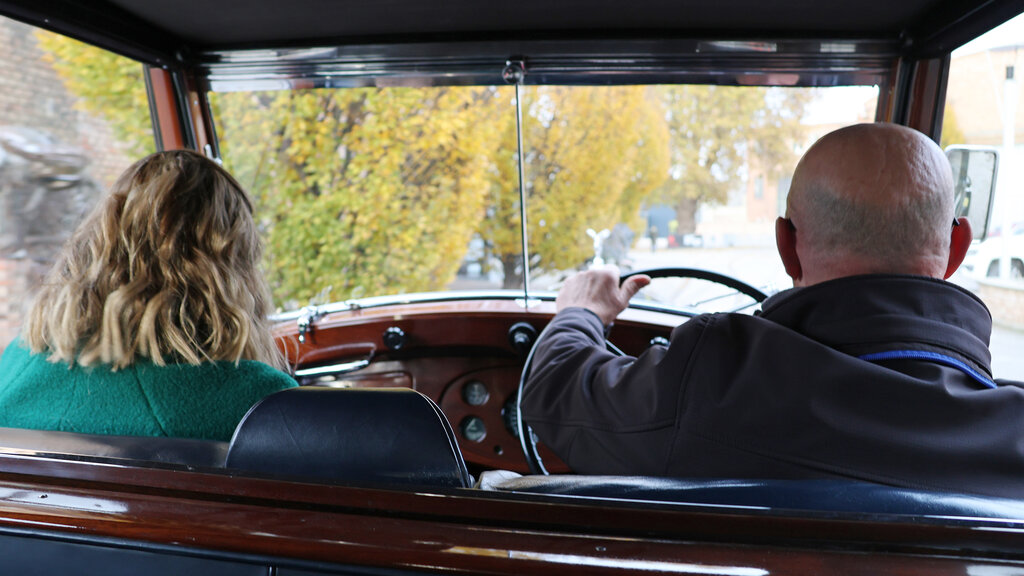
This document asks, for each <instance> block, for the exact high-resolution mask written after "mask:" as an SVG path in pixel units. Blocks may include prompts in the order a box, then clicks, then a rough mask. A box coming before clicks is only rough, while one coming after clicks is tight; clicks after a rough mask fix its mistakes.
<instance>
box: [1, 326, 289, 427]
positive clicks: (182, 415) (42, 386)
mask: <svg viewBox="0 0 1024 576" xmlns="http://www.w3.org/2000/svg"><path fill="white" fill-rule="evenodd" d="M296 385H297V384H296V382H295V380H293V379H292V378H291V377H290V376H289V375H287V374H285V373H284V372H281V371H280V370H277V369H275V368H272V367H271V366H268V365H267V364H263V363H262V362H256V361H252V360H242V361H241V362H239V363H238V365H237V366H236V365H235V364H234V363H232V362H209V363H204V364H200V365H198V366H192V365H188V364H169V365H166V366H157V365H155V364H153V363H151V362H148V361H146V362H137V363H135V364H133V365H131V366H129V367H127V368H123V369H121V370H116V371H114V370H111V369H110V367H109V366H102V365H101V366H93V367H89V368H84V367H82V366H79V365H77V364H76V365H74V366H70V367H69V366H68V364H67V363H53V362H49V361H47V359H46V355H45V354H33V353H31V352H30V351H29V350H28V348H27V347H26V346H25V345H24V344H23V343H22V342H21V340H20V339H19V340H15V341H14V342H12V343H11V344H10V345H9V346H7V349H6V350H5V351H4V353H3V357H2V358H0V426H5V427H11V428H32V429H37V430H64V431H68V432H82V433H86V434H115V435H122V436H173V437H180V438H204V439H208V440H230V439H231V436H232V434H233V433H234V431H235V427H236V426H237V425H238V422H239V421H240V420H241V419H242V417H243V416H245V413H246V412H247V411H248V410H249V408H250V407H251V406H252V405H253V404H255V403H256V402H257V401H259V400H260V399H261V398H263V397H264V396H266V395H268V394H270V393H272V392H276V391H278V390H283V389H285V388H291V387H294V386H296Z"/></svg>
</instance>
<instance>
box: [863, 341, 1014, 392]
mask: <svg viewBox="0 0 1024 576" xmlns="http://www.w3.org/2000/svg"><path fill="white" fill-rule="evenodd" d="M858 358H860V359H861V360H867V361H868V362H878V361H880V360H930V361H932V362H935V363H938V364H943V365H945V366H949V367H951V368H956V369H957V370H960V371H961V372H963V373H964V374H967V375H968V376H970V377H971V379H972V380H974V381H975V382H977V383H979V384H981V385H982V386H985V387H986V388H998V386H999V385H998V384H996V383H995V382H994V381H993V380H992V379H991V378H989V377H988V376H986V375H984V374H982V373H981V372H978V371H977V370H975V369H974V368H971V367H970V366H968V365H967V363H966V362H963V361H961V360H957V359H956V358H953V357H951V356H946V355H945V354H939V353H938V352H927V351H925V350H890V351H888V352H875V353H874V354H864V355H862V356H858Z"/></svg>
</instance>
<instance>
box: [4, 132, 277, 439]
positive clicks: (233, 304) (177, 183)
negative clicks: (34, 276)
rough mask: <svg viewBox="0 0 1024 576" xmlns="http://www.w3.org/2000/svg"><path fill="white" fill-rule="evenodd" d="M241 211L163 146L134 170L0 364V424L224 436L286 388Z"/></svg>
mask: <svg viewBox="0 0 1024 576" xmlns="http://www.w3.org/2000/svg"><path fill="white" fill-rule="evenodd" d="M261 251H262V247H261V243H260V239H259V236H258V234H257V231H256V225H255V222H254V220H253V214H252V204H251V202H250V201H249V198H248V197H247V196H246V194H245V192H244V191H243V190H242V188H241V186H239V184H238V183H237V182H236V181H235V179H234V178H232V177H231V175H230V174H228V173H227V172H226V171H225V170H224V169H223V168H221V167H220V166H219V165H217V164H216V163H215V162H213V161H211V160H208V159H207V158H205V157H203V156H202V155H200V154H198V153H195V152H192V151H187V150H175V151H169V152H159V153H156V154H152V155H150V156H148V157H146V158H143V159H142V160H140V161H138V162H136V163H135V164H133V165H132V166H131V167H130V168H129V169H128V170H127V171H126V172H125V173H124V174H122V175H121V177H120V178H119V179H118V180H117V182H116V183H115V184H114V186H113V188H112V189H111V192H110V194H109V196H108V197H107V198H106V199H105V200H104V201H103V202H102V203H101V204H100V205H99V206H98V207H97V208H96V210H95V211H94V212H93V213H92V214H91V215H89V216H88V217H87V218H86V219H85V220H84V221H83V223H82V224H81V225H80V226H79V227H78V228H77V230H76V231H75V232H74V234H73V235H72V236H71V238H70V240H69V241H68V243H67V245H66V246H65V247H64V250H63V252H62V253H61V255H60V256H59V257H58V260H57V262H56V264H55V265H54V267H53V269H52V270H51V271H50V273H49V274H48V276H47V277H46V280H45V281H44V283H43V286H42V288H41V289H40V290H39V292H38V295H37V297H36V299H35V301H34V303H33V305H32V308H31V309H30V311H29V314H28V318H27V320H26V322H25V324H24V325H23V326H22V332H21V336H20V338H19V339H18V340H16V341H15V342H14V343H12V344H11V345H9V346H8V347H7V350H5V351H4V355H3V358H2V359H0V426H10V427H20V428H35V429H44V430H66V431H73V432H84V433H93V434H120V435H132V436H176V437H190V438H206V439H218V440H227V439H230V437H231V435H232V433H233V431H234V429H235V426H236V425H237V423H238V422H239V420H241V418H242V416H244V415H245V413H246V411H247V410H248V409H249V407H250V406H252V405H253V404H254V403H255V402H256V401H258V400H259V399H260V398H262V397H263V396H265V395H267V394H269V393H271V392H274V391H277V390H281V389H284V388H289V387H292V386H295V385H296V384H295V381H294V380H293V379H292V378H291V377H290V376H288V375H287V374H286V373H285V372H283V371H282V370H284V369H285V368H286V365H285V361H284V357H283V356H282V354H281V353H280V351H279V350H278V348H277V347H276V346H275V344H274V341H273V338H272V337H271V335H270V330H269V326H268V324H267V320H266V316H267V313H268V312H269V311H270V297H269V291H268V288H267V285H266V282H265V280H264V279H263V276H262V274H261V273H260V270H259V262H260V257H261Z"/></svg>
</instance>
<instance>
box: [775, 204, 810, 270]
mask: <svg viewBox="0 0 1024 576" xmlns="http://www.w3.org/2000/svg"><path fill="white" fill-rule="evenodd" d="M775 244H776V246H777V247H778V249H779V257H780V258H782V265H783V266H784V267H785V268H786V274H788V275H789V277H790V278H792V279H793V284H794V285H795V284H796V283H797V282H798V281H799V280H800V279H801V278H803V275H804V271H803V268H802V267H801V266H800V257H799V256H797V254H796V228H794V227H793V222H791V221H790V220H789V218H782V217H779V218H776V220H775Z"/></svg>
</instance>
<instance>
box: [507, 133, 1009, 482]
mask: <svg viewBox="0 0 1024 576" xmlns="http://www.w3.org/2000/svg"><path fill="white" fill-rule="evenodd" d="M776 241H777V244H778V250H779V255H780V256H781V258H782V262H783V264H784V266H785V269H786V273H787V274H788V275H789V276H790V277H792V279H793V284H794V288H793V289H791V290H785V291H783V292H780V293H778V294H776V295H774V296H772V297H770V298H769V299H767V300H766V301H765V302H764V303H763V304H762V311H761V313H760V314H758V315H755V316H749V315H740V314H706V315H700V316H697V317H695V318H692V319H690V320H688V321H687V322H685V323H684V324H682V325H681V326H679V327H678V328H676V329H675V330H674V331H673V333H672V338H671V343H670V345H669V346H667V347H665V346H652V347H651V348H649V349H648V350H647V351H645V352H644V353H643V354H642V355H641V356H640V357H638V358H632V357H628V356H627V357H622V356H616V355H613V354H611V353H609V352H608V351H607V350H606V348H605V342H604V328H605V326H607V325H609V324H610V323H611V322H612V320H613V319H614V318H615V317H616V316H617V315H618V314H619V313H620V312H621V311H622V310H623V309H624V308H625V306H626V303H627V302H628V301H629V299H630V298H631V297H632V296H633V295H634V294H635V293H636V292H637V291H638V290H639V289H640V288H642V287H643V286H644V285H646V284H647V283H648V282H649V281H650V280H649V279H648V278H646V277H634V278H631V279H629V280H627V281H626V282H624V283H623V285H622V286H619V285H618V279H617V276H616V275H615V274H614V273H613V272H611V271H596V270H592V271H587V272H583V273H581V274H579V275H577V276H575V277H573V278H571V279H570V280H569V281H568V282H566V284H565V286H564V287H563V288H562V290H561V291H560V292H559V295H558V299H557V308H558V313H557V315H556V316H555V318H554V319H553V320H552V322H551V327H550V328H549V329H548V331H547V333H546V335H545V337H544V339H543V340H542V341H541V342H540V343H538V348H537V351H536V355H535V358H534V364H533V370H532V374H531V376H530V378H529V380H528V381H527V383H526V387H525V389H524V395H523V403H522V410H523V414H524V417H525V419H526V421H527V422H528V423H529V424H530V425H531V426H532V427H533V428H534V430H535V431H536V432H537V434H538V436H539V437H540V439H541V440H542V441H543V442H544V443H545V444H547V445H548V446H549V447H551V448H552V449H553V450H554V451H555V453H556V454H558V455H559V456H560V457H561V458H562V459H563V460H564V461H565V462H566V463H567V464H569V466H570V467H571V468H572V469H573V470H574V471H576V472H578V473H584V474H627V475H655V476H674V477H686V478H699V477H718V478H782V479H785V478H791V479H792V478H850V479H860V480H866V481H872V482H879V483H883V484H890V485H897V486H905V487H914V488H925V489H936V490H946V491H957V492H969V493H978V494H987V495H996V496H1010V497H1015V498H1021V497H1024V387H1022V386H1024V385H1022V384H1020V383H1015V382H1006V381H999V382H996V381H994V380H993V379H992V376H991V369H990V367H989V363H990V354H989V350H988V340H989V335H990V333H991V328H992V318H991V315H990V314H989V312H988V309H987V308H986V307H985V305H984V304H983V303H982V302H981V301H980V300H979V299H978V298H977V297H975V296H974V295H973V294H971V293H970V292H967V291H965V290H962V289H960V288H959V287H957V286H955V285H953V284H950V283H947V282H945V281H944V279H945V278H948V277H949V276H950V275H951V274H952V273H953V272H954V271H955V270H956V269H957V267H958V266H959V265H960V262H961V261H962V260H963V258H964V255H965V254H966V252H967V248H968V246H969V245H970V242H971V230H970V224H969V223H968V222H967V220H966V219H964V218H960V219H957V220H954V218H953V182H952V175H951V170H950V166H949V163H948V162H947V160H946V157H945V155H944V154H943V153H942V151H941V150H940V149H939V147H938V146H936V145H935V143H934V142H932V141H931V140H930V139H928V138H927V137H925V136H924V135H922V134H920V133H919V132H916V131H914V130H911V129H909V128H905V127H901V126H897V125H892V124H862V125H857V126H851V127H847V128H843V129H840V130H837V131H835V132H832V133H830V134H828V135H826V136H824V137H823V138H822V139H821V140H819V141H818V142H817V143H815V144H814V146H812V147H811V148H810V149H809V150H808V151H807V153H806V154H805V155H804V157H803V158H802V159H801V160H800V162H799V164H798V165H797V168H796V171H795V172H794V174H793V182H792V186H791V189H790V195H789V201H788V206H787V212H786V217H784V218H779V219H778V221H777V222H776Z"/></svg>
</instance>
